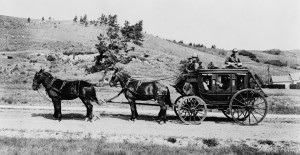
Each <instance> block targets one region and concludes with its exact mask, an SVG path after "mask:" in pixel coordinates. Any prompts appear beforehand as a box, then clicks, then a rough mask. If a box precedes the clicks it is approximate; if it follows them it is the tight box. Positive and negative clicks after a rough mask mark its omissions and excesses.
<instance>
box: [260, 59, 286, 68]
mask: <svg viewBox="0 0 300 155" xmlns="http://www.w3.org/2000/svg"><path fill="white" fill-rule="evenodd" d="M264 63H265V64H270V65H273V66H279V67H282V66H287V63H283V62H281V61H280V60H268V61H265V62H264Z"/></svg>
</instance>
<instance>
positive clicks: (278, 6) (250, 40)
mask: <svg viewBox="0 0 300 155" xmlns="http://www.w3.org/2000/svg"><path fill="white" fill-rule="evenodd" d="M0 8H1V9H0V15H7V16H15V17H24V18H28V17H30V18H36V19H41V18H42V17H45V19H48V17H52V18H54V19H55V20H72V19H73V18H74V17H75V15H77V16H78V17H80V16H83V15H84V14H86V15H87V17H88V20H95V19H97V18H98V17H100V16H101V14H102V13H103V14H106V15H109V14H116V15H117V16H118V22H119V24H120V25H123V24H124V21H125V20H127V21H129V22H130V23H131V24H134V23H136V22H138V21H139V20H143V24H144V26H143V28H144V31H146V32H147V33H148V34H152V35H154V36H159V37H161V38H164V39H170V40H176V41H180V40H182V41H183V42H184V43H196V44H204V45H206V46H207V47H211V46H212V45H213V44H214V45H216V46H217V48H221V49H226V50H228V49H233V48H237V49H247V50H268V49H281V50H294V49H300V1H299V0H0Z"/></svg>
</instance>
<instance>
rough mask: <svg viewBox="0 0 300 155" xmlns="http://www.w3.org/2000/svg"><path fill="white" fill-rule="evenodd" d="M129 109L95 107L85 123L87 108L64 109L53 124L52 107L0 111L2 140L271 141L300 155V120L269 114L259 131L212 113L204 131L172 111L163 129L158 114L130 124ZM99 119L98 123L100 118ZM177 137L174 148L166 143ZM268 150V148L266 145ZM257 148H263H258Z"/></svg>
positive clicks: (143, 112) (183, 143) (181, 143)
mask: <svg viewBox="0 0 300 155" xmlns="http://www.w3.org/2000/svg"><path fill="white" fill-rule="evenodd" d="M129 112H130V110H129V108H126V109H114V108H112V107H110V108H107V107H100V108H99V107H97V106H94V114H95V116H96V117H95V120H94V121H93V122H92V123H90V122H85V121H84V115H85V113H86V111H85V108H84V107H63V111H62V113H63V120H62V121H61V122H58V121H56V120H53V119H52V114H53V108H52V107H50V106H8V105H0V136H9V137H28V138H105V139H106V140H108V141H110V142H124V141H129V142H145V143H157V144H167V145H174V146H186V145H189V144H197V145H201V144H199V143H202V142H201V141H200V140H201V139H203V138H216V139H218V140H219V142H220V144H223V145H230V144H232V143H240V142H243V143H247V144H249V145H252V146H256V145H257V143H258V142H259V141H261V140H270V141H272V142H273V143H274V145H271V146H266V148H269V149H270V147H277V148H278V147H287V146H288V147H289V148H291V149H293V150H300V149H299V144H300V116H299V115H271V114H268V115H267V117H266V118H265V119H264V121H263V122H261V123H260V124H259V125H257V126H241V125H238V124H235V123H233V122H232V121H230V120H228V119H226V118H225V117H224V116H223V114H221V113H213V112H209V113H208V117H207V118H206V120H205V121H204V122H203V123H202V124H201V125H184V124H182V123H181V121H180V120H179V119H178V118H177V117H176V116H175V114H174V112H173V111H171V110H169V111H168V116H169V117H168V119H169V121H168V122H167V124H163V125H160V124H158V123H157V122H155V120H154V117H155V116H156V115H157V113H158V110H142V109H140V110H138V112H139V114H140V118H139V119H138V120H137V121H136V122H134V123H133V122H129V121H128V119H129ZM99 116H100V117H99ZM170 137H174V138H176V139H177V142H176V143H170V142H168V141H167V139H168V138H170ZM266 145H267V144H266ZM257 147H262V148H263V147H264V145H259V146H257Z"/></svg>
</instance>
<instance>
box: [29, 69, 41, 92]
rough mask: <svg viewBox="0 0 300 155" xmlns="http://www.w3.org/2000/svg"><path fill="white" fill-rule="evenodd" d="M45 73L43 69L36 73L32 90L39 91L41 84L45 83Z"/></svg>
mask: <svg viewBox="0 0 300 155" xmlns="http://www.w3.org/2000/svg"><path fill="white" fill-rule="evenodd" d="M43 73H44V69H41V70H40V71H38V72H36V73H35V75H34V78H33V82H32V89H33V90H38V89H39V87H40V84H41V83H42V81H43Z"/></svg>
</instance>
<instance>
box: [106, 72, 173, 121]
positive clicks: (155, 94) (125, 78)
mask: <svg viewBox="0 0 300 155" xmlns="http://www.w3.org/2000/svg"><path fill="white" fill-rule="evenodd" d="M118 82H119V83H120V85H121V87H122V91H121V92H123V93H124V95H125V97H126V99H127V100H128V103H129V104H130V109H131V118H130V120H131V121H135V119H136V118H137V117H138V113H137V109H136V102H135V101H136V100H151V99H154V100H155V101H156V102H157V103H158V104H159V105H160V111H159V113H158V121H159V123H160V122H161V121H164V123H166V117H167V106H166V104H167V105H169V106H172V103H171V100H170V91H169V89H168V87H167V86H165V85H163V84H161V83H160V82H158V81H150V82H146V81H140V80H136V79H132V78H131V76H130V75H128V74H127V73H124V72H119V70H118V69H116V70H115V72H114V74H113V75H112V77H111V80H110V82H109V85H110V86H111V87H113V86H117V83H118Z"/></svg>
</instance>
